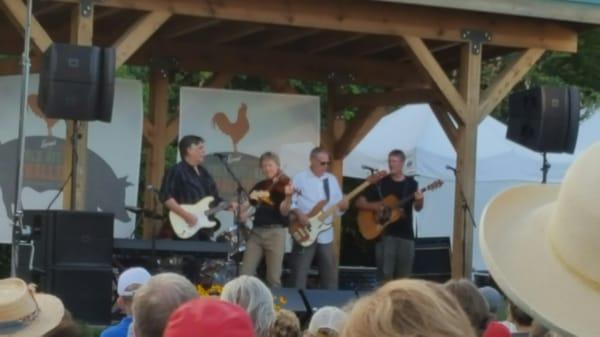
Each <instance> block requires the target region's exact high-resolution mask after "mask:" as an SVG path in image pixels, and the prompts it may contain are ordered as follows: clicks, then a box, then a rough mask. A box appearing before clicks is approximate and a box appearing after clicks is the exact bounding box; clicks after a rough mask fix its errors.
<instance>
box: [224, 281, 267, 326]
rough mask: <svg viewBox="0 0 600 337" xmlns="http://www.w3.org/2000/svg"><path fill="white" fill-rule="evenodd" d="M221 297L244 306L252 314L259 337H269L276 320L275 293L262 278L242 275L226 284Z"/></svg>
mask: <svg viewBox="0 0 600 337" xmlns="http://www.w3.org/2000/svg"><path fill="white" fill-rule="evenodd" d="M221 299H222V300H224V301H227V302H230V303H234V304H237V305H239V306H240V307H242V308H243V309H244V310H246V312H247V313H248V314H249V315H250V318H251V319H252V324H254V331H255V332H256V336H257V337H267V336H268V335H269V329H270V328H271V325H272V324H273V322H274V321H275V305H274V304H273V295H272V294H271V291H270V290H269V288H267V286H266V285H265V284H264V283H262V281H261V280H259V279H257V278H256V277H254V276H247V275H242V276H239V277H237V278H235V279H233V280H231V281H229V282H227V284H225V287H223V292H222V293H221Z"/></svg>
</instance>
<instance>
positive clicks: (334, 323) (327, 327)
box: [307, 306, 347, 337]
mask: <svg viewBox="0 0 600 337" xmlns="http://www.w3.org/2000/svg"><path fill="white" fill-rule="evenodd" d="M346 318H347V314H346V313H345V312H344V311H342V310H341V309H338V308H336V307H329V306H327V307H322V308H320V309H319V310H317V311H316V312H315V313H314V314H313V316H312V318H311V319H310V324H309V325H308V330H307V332H308V335H309V336H311V337H317V336H328V337H336V336H338V335H339V334H340V333H341V332H342V329H343V328H344V323H345V322H346Z"/></svg>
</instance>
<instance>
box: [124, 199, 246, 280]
mask: <svg viewBox="0 0 600 337" xmlns="http://www.w3.org/2000/svg"><path fill="white" fill-rule="evenodd" d="M126 209H127V211H129V212H132V213H134V214H137V215H139V216H138V224H137V225H136V230H134V232H133V233H132V235H131V238H132V239H133V238H135V237H136V236H137V235H136V233H137V232H140V231H141V228H142V224H141V222H142V221H143V220H144V219H149V220H152V221H151V222H158V223H159V224H160V226H161V229H160V230H159V231H158V232H155V231H154V230H153V231H152V234H151V235H152V240H155V239H156V238H159V239H172V238H173V237H172V236H171V235H169V232H170V231H169V230H168V229H169V228H170V224H169V223H168V219H167V217H165V216H163V215H161V214H158V213H156V212H154V211H152V210H146V209H141V208H137V207H126ZM154 228H155V227H154V225H153V229H154ZM249 232H250V228H249V227H248V226H247V225H246V224H243V225H241V226H237V225H235V224H232V225H231V226H230V227H229V228H228V229H225V230H222V231H218V232H216V233H213V234H212V235H210V241H214V242H221V243H227V244H228V245H229V246H230V247H231V250H230V252H229V253H228V254H227V257H223V258H214V257H205V258H199V259H200V260H201V261H199V262H198V264H199V265H200V268H199V275H198V283H199V284H200V285H202V286H203V287H204V288H209V287H210V286H211V285H215V284H216V285H221V286H223V285H225V283H227V282H228V281H229V280H231V279H233V278H235V277H236V276H237V275H238V273H239V263H240V261H241V259H242V255H243V252H244V251H245V250H246V240H247V238H248V235H249ZM184 258H185V256H182V255H179V254H170V256H164V255H162V256H155V258H154V259H153V260H154V261H153V262H154V264H155V269H156V272H177V273H182V266H183V261H184Z"/></svg>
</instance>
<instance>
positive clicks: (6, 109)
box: [0, 75, 143, 242]
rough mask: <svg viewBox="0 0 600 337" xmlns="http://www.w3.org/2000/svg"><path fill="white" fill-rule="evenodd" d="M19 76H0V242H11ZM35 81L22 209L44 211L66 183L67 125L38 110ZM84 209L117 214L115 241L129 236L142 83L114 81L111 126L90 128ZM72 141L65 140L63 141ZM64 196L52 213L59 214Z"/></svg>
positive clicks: (29, 111)
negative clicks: (50, 118)
mask: <svg viewBox="0 0 600 337" xmlns="http://www.w3.org/2000/svg"><path fill="white" fill-rule="evenodd" d="M20 83H21V76H5V77H0V190H1V191H2V205H1V207H0V242H10V240H11V230H12V227H11V224H12V219H11V214H12V212H13V205H14V197H15V182H16V168H17V159H18V158H17V137H18V125H19V100H20ZM37 91H38V76H37V75H32V76H31V78H30V85H29V95H28V106H27V110H26V113H25V136H26V152H25V164H24V186H23V197H22V200H23V208H24V209H25V210H27V209H46V208H48V206H49V204H50V202H51V200H52V199H53V198H54V197H55V196H56V194H57V192H58V190H59V189H60V187H61V186H62V185H63V184H64V182H65V181H64V177H63V170H64V168H63V165H64V161H63V158H64V146H65V135H66V123H65V122H64V121H63V120H48V119H46V118H45V116H44V115H43V113H42V112H41V111H40V109H39V107H38V105H37V102H36V101H37ZM88 125H89V126H88V152H87V167H88V171H87V181H86V200H85V205H86V210H90V211H102V212H110V213H114V214H115V231H114V234H115V237H128V236H130V235H131V233H132V232H133V230H134V228H135V220H136V219H135V216H134V215H132V214H129V213H127V211H126V210H125V205H137V197H138V181H139V167H140V160H141V147H142V127H143V106H142V84H141V83H140V82H139V81H133V80H117V82H116V85H115V100H114V108H113V116H112V122H111V123H103V122H91V123H89V124H88ZM68 141H70V140H67V142H68ZM62 206H63V198H62V194H61V195H60V196H59V197H58V198H57V199H56V201H55V202H54V203H53V204H52V207H51V208H52V209H62Z"/></svg>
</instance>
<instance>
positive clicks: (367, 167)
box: [360, 165, 379, 172]
mask: <svg viewBox="0 0 600 337" xmlns="http://www.w3.org/2000/svg"><path fill="white" fill-rule="evenodd" d="M360 168H361V169H363V170H367V171H371V172H375V171H379V170H378V169H376V168H373V167H371V166H368V165H361V166H360Z"/></svg>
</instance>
